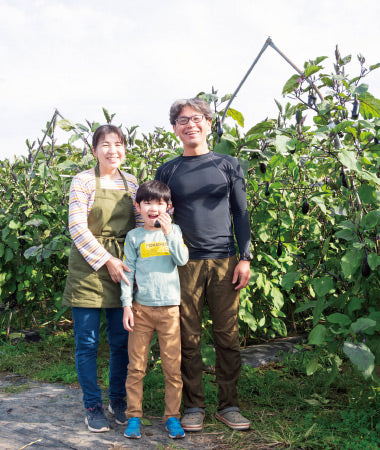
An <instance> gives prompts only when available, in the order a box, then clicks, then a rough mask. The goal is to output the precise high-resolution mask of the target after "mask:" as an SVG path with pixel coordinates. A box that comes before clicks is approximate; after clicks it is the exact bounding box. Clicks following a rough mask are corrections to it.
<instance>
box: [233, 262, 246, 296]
mask: <svg viewBox="0 0 380 450" xmlns="http://www.w3.org/2000/svg"><path fill="white" fill-rule="evenodd" d="M250 276H251V268H250V261H239V263H238V265H237V266H236V267H235V270H234V276H233V278H232V284H235V283H237V282H238V281H239V284H238V285H237V286H236V287H235V291H238V290H240V289H243V288H245V287H246V286H247V284H248V282H249V279H250Z"/></svg>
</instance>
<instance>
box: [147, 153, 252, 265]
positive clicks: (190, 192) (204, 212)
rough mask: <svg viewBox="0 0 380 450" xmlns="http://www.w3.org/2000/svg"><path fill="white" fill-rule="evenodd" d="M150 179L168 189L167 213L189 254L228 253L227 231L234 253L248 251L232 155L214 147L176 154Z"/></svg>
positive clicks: (239, 174)
mask: <svg viewBox="0 0 380 450" xmlns="http://www.w3.org/2000/svg"><path fill="white" fill-rule="evenodd" d="M155 179H156V180H160V181H162V182H163V183H166V184H167V185H168V186H169V187H170V189H171V192H172V202H173V206H174V216H173V218H174V221H175V223H176V224H178V225H179V226H180V227H181V230H182V234H183V238H184V241H185V243H186V245H187V246H188V248H189V252H190V258H191V259H216V258H226V257H229V256H232V255H234V254H235V253H236V250H235V245H234V237H233V233H235V236H236V240H237V243H238V246H239V253H240V256H241V257H242V256H248V255H249V254H250V228H249V218H248V212H247V198H246V190H245V181H244V173H243V170H242V168H241V166H240V164H239V161H238V160H237V158H234V157H232V156H229V155H222V154H219V153H214V152H209V153H206V154H204V155H198V156H179V157H177V158H175V159H173V160H171V161H169V162H167V163H165V164H163V165H162V166H160V167H159V168H158V169H157V172H156V176H155ZM231 216H232V218H233V225H232V220H231Z"/></svg>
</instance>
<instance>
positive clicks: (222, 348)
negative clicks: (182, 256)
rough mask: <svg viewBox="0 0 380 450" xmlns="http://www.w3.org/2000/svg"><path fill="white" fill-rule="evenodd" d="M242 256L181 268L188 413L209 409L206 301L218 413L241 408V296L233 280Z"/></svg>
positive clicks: (195, 262) (194, 261)
mask: <svg viewBox="0 0 380 450" xmlns="http://www.w3.org/2000/svg"><path fill="white" fill-rule="evenodd" d="M237 263H238V261H237V257H236V256H232V257H230V258H222V259H191V260H189V262H188V263H187V264H186V265H185V266H182V267H178V271H179V275H180V281H181V306H180V318H181V346H182V363H181V371H182V380H183V401H184V406H185V408H205V398H204V391H203V386H202V355H201V343H200V340H201V332H202V309H203V305H204V303H205V302H207V304H208V306H209V310H210V314H211V319H212V331H213V338H214V346H215V352H216V365H215V369H216V381H217V384H218V400H219V407H218V409H219V410H221V409H224V408H227V407H229V406H238V395H237V383H238V378H239V373H240V367H241V359H240V346H239V331H238V310H239V291H235V290H234V285H233V284H232V278H233V273H234V269H235V267H236V265H237Z"/></svg>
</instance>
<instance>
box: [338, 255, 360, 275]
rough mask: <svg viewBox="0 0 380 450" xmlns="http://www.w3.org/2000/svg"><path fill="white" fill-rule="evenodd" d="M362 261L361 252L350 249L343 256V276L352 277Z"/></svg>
mask: <svg viewBox="0 0 380 450" xmlns="http://www.w3.org/2000/svg"><path fill="white" fill-rule="evenodd" d="M362 259H363V252H362V250H358V249H352V250H350V251H348V252H347V253H346V254H345V255H343V257H342V261H341V266H342V271H343V273H344V276H345V277H350V276H351V275H353V274H354V273H355V272H356V271H357V269H358V268H359V266H360V265H361V262H362Z"/></svg>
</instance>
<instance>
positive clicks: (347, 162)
mask: <svg viewBox="0 0 380 450" xmlns="http://www.w3.org/2000/svg"><path fill="white" fill-rule="evenodd" d="M338 158H339V161H340V162H341V163H342V164H343V165H344V166H346V167H347V168H348V169H350V170H356V168H357V166H356V165H357V160H356V154H355V152H351V151H349V150H345V149H342V150H341V151H340V152H339V155H338Z"/></svg>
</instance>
